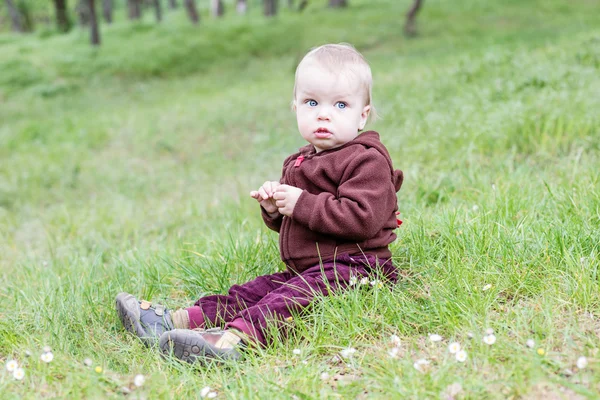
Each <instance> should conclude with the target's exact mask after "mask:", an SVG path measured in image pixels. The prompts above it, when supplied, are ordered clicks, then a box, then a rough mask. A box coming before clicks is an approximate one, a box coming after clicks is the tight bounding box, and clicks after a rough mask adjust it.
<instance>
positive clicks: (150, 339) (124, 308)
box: [115, 293, 174, 347]
mask: <svg viewBox="0 0 600 400" xmlns="http://www.w3.org/2000/svg"><path fill="white" fill-rule="evenodd" d="M115 306H116V309H117V313H118V314H119V319H121V322H122V323H123V326H124V327H125V329H127V330H128V331H129V332H131V333H133V334H134V335H136V336H137V337H139V338H140V339H142V342H144V344H145V345H146V346H148V347H150V346H152V345H154V344H156V342H157V341H158V339H159V338H160V336H161V335H162V334H163V333H165V332H167V331H170V330H171V329H173V328H174V327H173V322H171V315H170V313H169V310H167V308H166V307H165V306H163V305H161V304H152V303H150V302H149V301H145V300H142V301H138V300H137V299H136V298H135V297H133V296H132V295H130V294H129V293H119V294H118V295H117V298H116V300H115Z"/></svg>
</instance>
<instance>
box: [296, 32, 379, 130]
mask: <svg viewBox="0 0 600 400" xmlns="http://www.w3.org/2000/svg"><path fill="white" fill-rule="evenodd" d="M311 61H315V62H317V63H318V64H319V65H320V66H322V67H324V68H327V69H328V70H329V72H331V73H336V74H340V73H342V74H343V73H350V74H352V75H354V77H356V79H357V80H358V81H359V83H360V87H361V89H363V90H364V94H365V98H366V101H365V106H367V105H368V106H371V111H370V113H369V119H371V120H374V119H376V118H377V112H376V111H375V107H374V106H373V104H372V96H373V95H372V91H373V76H372V74H371V67H370V66H369V63H368V62H367V60H366V59H365V57H364V56H363V55H362V54H360V53H359V52H358V50H356V49H355V48H354V46H352V45H350V44H348V43H339V44H325V45H323V46H319V47H315V48H313V49H311V50H310V51H309V52H308V53H306V55H305V56H304V58H302V60H301V61H300V63H299V64H298V67H297V68H296V76H295V80H294V98H293V99H294V100H295V99H296V86H297V84H298V71H300V68H302V66H303V65H305V64H306V63H308V62H311Z"/></svg>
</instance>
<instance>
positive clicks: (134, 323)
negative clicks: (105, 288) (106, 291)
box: [115, 293, 148, 345]
mask: <svg viewBox="0 0 600 400" xmlns="http://www.w3.org/2000/svg"><path fill="white" fill-rule="evenodd" d="M115 308H116V309H117V314H118V315H119V319H120V320H121V323H122V324H123V326H124V327H125V329H127V331H129V332H131V333H132V334H134V335H136V336H137V337H139V338H140V339H142V341H143V342H144V343H145V344H146V345H147V344H148V343H147V339H146V337H147V336H148V335H147V333H146V330H145V329H144V327H143V326H142V325H141V324H140V303H138V301H137V299H136V298H135V297H133V296H132V295H130V294H129V293H119V294H118V295H117V298H116V300H115Z"/></svg>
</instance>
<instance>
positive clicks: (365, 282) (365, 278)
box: [360, 277, 369, 285]
mask: <svg viewBox="0 0 600 400" xmlns="http://www.w3.org/2000/svg"><path fill="white" fill-rule="evenodd" d="M360 284H361V285H368V284H369V278H367V277H364V278H362V279H361V280H360Z"/></svg>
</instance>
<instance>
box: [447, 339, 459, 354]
mask: <svg viewBox="0 0 600 400" xmlns="http://www.w3.org/2000/svg"><path fill="white" fill-rule="evenodd" d="M448 351H449V352H450V354H456V353H458V352H459V351H460V343H458V342H454V343H450V344H449V345H448Z"/></svg>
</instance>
